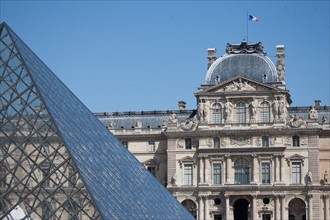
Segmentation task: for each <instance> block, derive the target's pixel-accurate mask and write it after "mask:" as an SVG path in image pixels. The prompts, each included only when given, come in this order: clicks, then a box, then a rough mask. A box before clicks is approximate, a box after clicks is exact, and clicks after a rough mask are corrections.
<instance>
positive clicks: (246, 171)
mask: <svg viewBox="0 0 330 220" xmlns="http://www.w3.org/2000/svg"><path fill="white" fill-rule="evenodd" d="M235 184H250V163H249V161H248V160H246V159H244V158H240V159H238V160H236V162H235Z"/></svg>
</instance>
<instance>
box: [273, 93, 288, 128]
mask: <svg viewBox="0 0 330 220" xmlns="http://www.w3.org/2000/svg"><path fill="white" fill-rule="evenodd" d="M273 113H274V121H275V122H276V121H277V122H278V121H280V122H283V121H285V119H286V118H287V116H288V110H287V108H286V101H285V97H284V96H282V97H281V96H278V97H276V98H275V100H274V102H273Z"/></svg>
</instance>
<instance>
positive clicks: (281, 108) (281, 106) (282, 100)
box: [279, 97, 287, 121]
mask: <svg viewBox="0 0 330 220" xmlns="http://www.w3.org/2000/svg"><path fill="white" fill-rule="evenodd" d="M286 116H287V109H286V102H285V98H284V97H282V98H280V100H279V117H280V119H282V120H283V121H284V120H285V118H286Z"/></svg>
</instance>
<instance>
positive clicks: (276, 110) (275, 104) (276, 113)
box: [273, 99, 280, 120]
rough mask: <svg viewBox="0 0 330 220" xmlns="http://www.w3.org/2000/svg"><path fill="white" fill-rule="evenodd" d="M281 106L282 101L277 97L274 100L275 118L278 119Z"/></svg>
mask: <svg viewBox="0 0 330 220" xmlns="http://www.w3.org/2000/svg"><path fill="white" fill-rule="evenodd" d="M279 107H280V103H279V101H278V100H277V99H275V100H274V102H273V110H274V119H275V120H278V117H279Z"/></svg>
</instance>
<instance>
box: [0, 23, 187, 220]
mask: <svg viewBox="0 0 330 220" xmlns="http://www.w3.org/2000/svg"><path fill="white" fill-rule="evenodd" d="M0 147H1V151H0V219H8V220H9V219H33V220H35V219H61V220H62V219H107V220H108V219H171V220H172V219H193V217H192V216H191V215H190V214H189V213H188V211H187V210H186V209H185V208H184V207H183V206H181V204H180V203H179V202H178V201H177V200H176V199H175V198H174V197H173V196H172V195H171V194H170V193H169V192H168V191H167V190H166V189H165V188H164V187H163V186H162V185H161V184H160V183H159V182H158V181H157V180H156V179H155V178H154V177H153V176H152V175H151V174H150V173H149V172H148V171H147V170H146V169H145V168H144V167H143V166H142V165H141V163H140V162H139V161H138V160H137V159H136V158H135V157H134V156H133V155H132V154H131V153H130V152H129V151H128V150H127V149H126V148H125V147H123V146H122V144H121V143H120V142H119V141H118V140H117V139H116V138H115V137H114V136H113V135H112V134H111V133H110V132H109V131H108V130H107V129H106V128H105V127H104V125H103V124H102V123H101V122H100V121H99V120H98V119H97V118H95V117H94V115H93V114H92V113H91V112H90V111H89V110H88V109H87V108H86V107H85V106H84V105H83V104H82V103H81V102H80V101H79V100H78V99H77V97H76V96H75V95H73V93H72V92H71V91H70V90H69V89H68V88H67V87H66V86H65V85H64V84H63V83H62V82H61V81H60V80H59V79H58V78H57V77H56V76H55V75H54V74H53V73H52V71H51V70H50V69H49V68H48V67H47V66H46V65H45V64H44V63H43V62H42V61H41V60H40V59H39V58H38V57H37V56H36V55H35V54H34V53H33V52H32V51H31V50H30V49H29V48H28V47H27V46H26V45H25V43H24V42H23V41H22V40H21V39H20V38H19V37H18V36H17V35H16V34H15V33H14V32H13V31H12V30H11V29H10V28H9V27H8V25H7V24H6V23H2V24H1V26H0Z"/></svg>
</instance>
